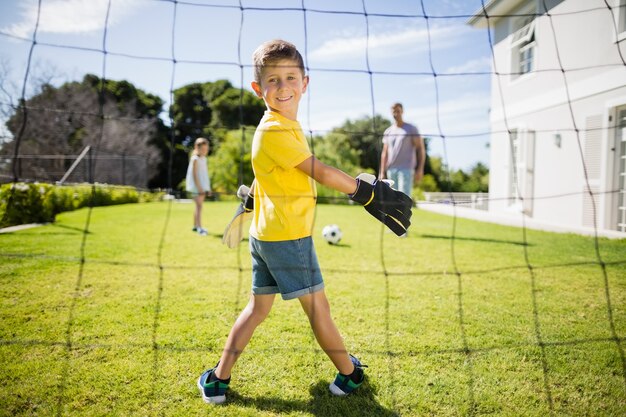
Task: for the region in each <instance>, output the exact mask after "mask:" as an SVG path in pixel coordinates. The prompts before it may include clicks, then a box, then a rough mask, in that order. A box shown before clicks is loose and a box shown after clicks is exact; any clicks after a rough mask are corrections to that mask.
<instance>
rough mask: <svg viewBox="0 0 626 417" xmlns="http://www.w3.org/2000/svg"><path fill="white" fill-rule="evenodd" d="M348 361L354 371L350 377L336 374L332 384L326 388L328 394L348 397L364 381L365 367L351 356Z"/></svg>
mask: <svg viewBox="0 0 626 417" xmlns="http://www.w3.org/2000/svg"><path fill="white" fill-rule="evenodd" d="M350 360H351V361H352V363H353V364H354V371H353V372H352V373H351V374H350V375H344V374H342V373H337V376H336V377H335V380H334V381H333V383H332V384H330V385H329V386H328V388H329V389H330V392H332V393H333V394H335V395H348V394H350V393H351V392H352V391H354V390H355V389H357V388H358V387H360V386H361V384H363V381H364V380H365V373H364V372H363V368H367V365H363V364H362V363H361V361H359V360H358V359H357V358H355V357H354V356H352V355H350Z"/></svg>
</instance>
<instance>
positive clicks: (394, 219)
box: [349, 174, 413, 236]
mask: <svg viewBox="0 0 626 417" xmlns="http://www.w3.org/2000/svg"><path fill="white" fill-rule="evenodd" d="M356 181H357V187H356V191H355V192H354V193H353V194H350V195H349V197H350V199H351V200H353V201H356V202H357V203H359V204H362V205H363V206H364V207H365V210H367V211H368V213H370V214H371V215H372V216H374V217H375V218H377V219H378V220H379V221H380V222H382V223H383V224H385V226H387V227H388V228H389V229H391V231H392V232H394V233H395V234H396V235H398V236H402V235H403V234H405V233H406V231H407V229H408V228H409V226H410V225H411V215H412V213H411V208H412V207H413V200H411V197H409V196H408V195H406V194H404V193H403V192H401V191H397V190H394V189H393V188H391V187H390V186H389V184H387V183H386V182H385V181H379V180H377V179H376V177H375V176H374V175H372V174H359V175H358V176H357V177H356Z"/></svg>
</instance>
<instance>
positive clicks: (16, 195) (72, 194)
mask: <svg viewBox="0 0 626 417" xmlns="http://www.w3.org/2000/svg"><path fill="white" fill-rule="evenodd" d="M162 198H163V193H162V192H155V193H152V192H146V191H137V190H136V189H135V188H134V187H127V186H111V185H106V184H95V185H91V184H78V185H64V186H56V185H52V184H44V183H15V184H3V185H1V186H0V227H7V226H14V225H17V224H25V223H45V222H52V221H54V218H55V216H56V215H57V214H59V213H61V212H64V211H72V210H76V209H79V208H81V207H87V206H89V205H91V206H93V207H97V206H110V205H114V204H127V203H139V202H149V201H159V200H161V199H162Z"/></svg>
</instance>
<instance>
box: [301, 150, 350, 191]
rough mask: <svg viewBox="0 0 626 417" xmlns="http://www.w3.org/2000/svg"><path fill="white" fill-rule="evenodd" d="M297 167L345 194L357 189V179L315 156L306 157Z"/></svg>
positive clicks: (323, 183) (321, 182)
mask: <svg viewBox="0 0 626 417" xmlns="http://www.w3.org/2000/svg"><path fill="white" fill-rule="evenodd" d="M296 168H298V169H299V170H300V171H302V172H304V173H305V174H306V175H308V176H309V177H311V178H313V179H314V180H315V181H317V182H319V183H320V184H322V185H325V186H327V187H330V188H332V189H334V190H337V191H339V192H342V193H344V194H353V193H354V192H355V191H356V179H354V178H352V177H351V176H350V175H348V174H346V173H345V172H343V171H341V170H340V169H337V168H335V167H331V166H328V165H326V164H325V163H323V162H322V161H320V160H319V159H317V158H316V157H315V156H310V157H309V158H307V159H305V160H304V162H301V163H300V164H298V165H296Z"/></svg>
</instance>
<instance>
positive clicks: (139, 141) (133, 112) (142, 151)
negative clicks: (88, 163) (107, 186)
mask: <svg viewBox="0 0 626 417" xmlns="http://www.w3.org/2000/svg"><path fill="white" fill-rule="evenodd" d="M102 82H103V81H102V79H100V78H99V77H97V76H95V75H90V74H88V75H85V77H84V78H83V80H82V81H81V82H67V83H64V84H62V85H61V86H59V87H54V86H52V85H50V84H44V85H42V86H41V91H40V92H39V93H38V94H36V95H34V96H32V97H31V98H29V99H27V100H26V103H25V106H26V107H27V109H28V118H27V123H26V127H25V130H24V133H23V136H22V141H21V143H20V148H19V152H20V154H35V155H44V154H47V155H67V154H77V153H78V152H80V151H81V150H82V149H83V148H84V147H85V146H87V145H91V146H92V147H93V148H94V152H96V151H97V152H98V155H100V156H102V155H107V154H113V155H124V154H128V155H139V156H140V157H141V159H142V160H143V161H144V162H145V166H144V167H143V168H142V169H141V172H138V170H131V172H129V173H128V175H129V176H128V177H126V182H127V183H129V184H135V185H141V186H146V185H148V184H147V183H148V182H149V179H151V178H152V177H153V176H155V175H156V174H157V170H158V164H159V162H160V161H161V154H160V152H159V144H160V143H161V142H162V141H163V140H164V138H165V136H166V135H165V133H166V128H165V127H164V126H163V123H162V121H161V120H160V119H159V117H158V115H159V113H160V112H161V109H162V107H163V101H162V100H161V99H160V98H159V97H158V96H154V95H151V94H148V93H146V92H144V91H142V90H140V89H137V88H136V87H135V86H134V85H133V84H131V83H129V82H127V81H114V80H106V81H105V82H104V85H103V84H102ZM102 87H103V88H102ZM101 89H102V90H103V94H102V97H101V94H100V91H101ZM101 98H102V102H101ZM101 106H102V111H103V114H104V119H102V118H101V114H100V108H101ZM22 117H23V115H22V112H20V111H16V112H14V113H13V114H12V116H11V117H10V118H9V120H8V121H7V123H6V126H7V128H8V129H9V131H10V132H11V133H12V135H13V137H14V138H15V136H16V135H17V133H18V131H19V130H20V128H21V126H22ZM15 146H17V144H16V141H15V139H13V140H11V141H9V142H6V143H4V144H3V145H2V149H1V151H0V152H1V153H2V154H5V155H7V154H12V153H13V151H14V149H15ZM71 163H72V160H70V159H68V160H63V159H58V160H55V161H54V163H53V165H52V166H51V165H50V164H46V163H45V161H43V160H39V159H34V160H32V163H30V164H29V165H28V167H26V168H24V171H23V173H22V174H23V175H22V176H24V177H27V178H28V177H34V178H40V179H45V178H46V175H48V176H51V177H50V178H49V179H48V180H50V181H52V180H58V179H59V178H60V175H62V174H63V172H65V170H66V169H67V168H68V167H69V165H70V164H71ZM122 163H123V162H122ZM120 171H121V165H120V163H119V161H118V162H116V165H111V164H107V163H106V162H104V161H101V160H97V161H96V165H95V171H94V177H93V179H94V180H95V181H99V182H111V183H119V182H120V181H121V178H123V177H124V173H123V172H120Z"/></svg>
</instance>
